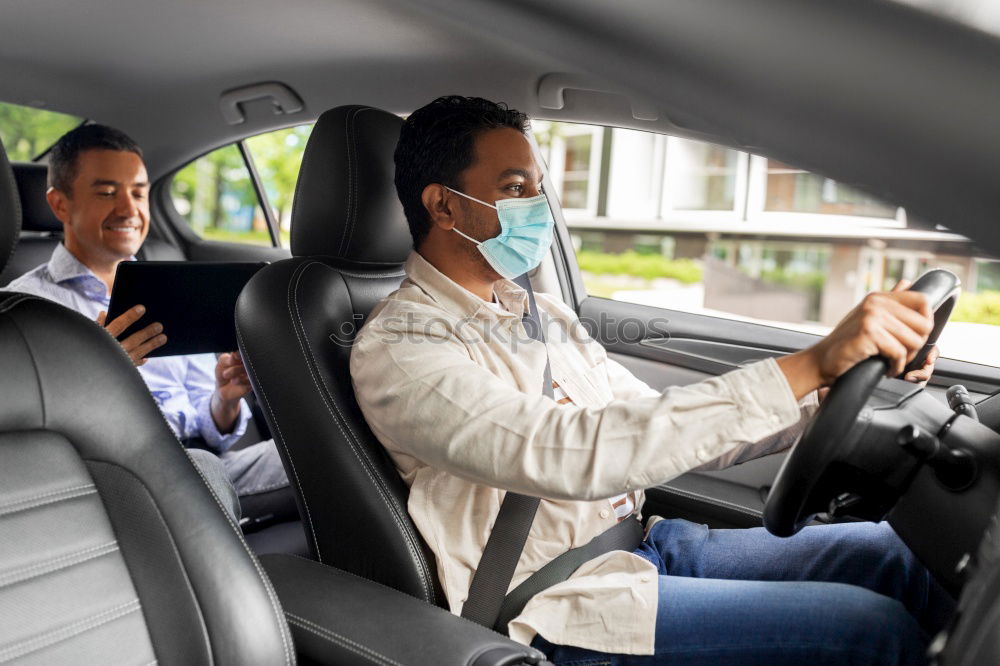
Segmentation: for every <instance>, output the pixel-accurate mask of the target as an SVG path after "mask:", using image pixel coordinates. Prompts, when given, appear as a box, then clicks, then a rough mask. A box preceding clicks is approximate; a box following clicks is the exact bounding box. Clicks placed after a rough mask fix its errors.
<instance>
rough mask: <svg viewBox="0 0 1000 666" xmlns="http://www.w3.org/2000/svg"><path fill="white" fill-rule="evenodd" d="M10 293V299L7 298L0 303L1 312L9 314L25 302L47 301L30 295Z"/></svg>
mask: <svg viewBox="0 0 1000 666" xmlns="http://www.w3.org/2000/svg"><path fill="white" fill-rule="evenodd" d="M8 293H10V294H11V295H10V297H9V298H5V299H4V300H3V301H2V302H0V312H7V311H8V310H10V309H11V308H13V307H14V306H16V305H17V304H18V303H22V302H24V301H41V300H45V299H42V298H38V297H37V296H31V295H29V294H22V293H20V292H8Z"/></svg>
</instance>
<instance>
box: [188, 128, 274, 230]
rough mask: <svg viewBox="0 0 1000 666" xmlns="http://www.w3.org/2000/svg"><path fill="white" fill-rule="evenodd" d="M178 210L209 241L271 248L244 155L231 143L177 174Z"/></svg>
mask: <svg viewBox="0 0 1000 666" xmlns="http://www.w3.org/2000/svg"><path fill="white" fill-rule="evenodd" d="M170 194H171V197H172V199H173V203H174V208H175V209H176V210H177V212H178V213H179V214H180V215H181V217H183V218H184V220H185V221H186V222H187V223H188V225H189V226H190V227H191V229H192V230H193V231H194V232H195V233H196V234H198V235H199V236H200V237H202V238H204V239H206V240H214V241H227V242H235V243H250V244H252V245H271V244H272V243H271V236H270V234H269V233H268V230H267V220H266V219H265V218H264V211H263V210H262V209H261V207H260V204H259V202H258V201H257V193H256V192H255V191H254V188H253V183H252V182H251V180H250V172H249V171H248V170H247V167H246V163H244V161H243V156H242V155H241V154H240V151H239V148H237V147H236V145H235V144H230V145H228V146H224V147H222V148H219V149H218V150H215V151H212V152H211V153H208V154H207V155H203V156H202V157H199V158H198V159H196V160H195V161H193V162H191V163H190V164H188V165H187V166H186V167H184V168H183V169H181V170H180V171H178V172H177V173H176V174H174V178H173V182H172V183H171V184H170Z"/></svg>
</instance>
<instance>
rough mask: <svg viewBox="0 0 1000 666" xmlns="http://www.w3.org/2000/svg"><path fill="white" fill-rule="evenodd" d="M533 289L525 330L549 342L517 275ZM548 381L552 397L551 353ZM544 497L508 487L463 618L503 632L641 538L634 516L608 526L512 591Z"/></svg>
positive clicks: (632, 547)
mask: <svg viewBox="0 0 1000 666" xmlns="http://www.w3.org/2000/svg"><path fill="white" fill-rule="evenodd" d="M514 281H515V282H516V283H517V284H518V285H519V286H521V287H522V288H524V290H525V291H527V292H528V310H527V311H526V312H525V314H524V317H523V318H522V323H523V324H524V327H525V330H526V331H527V332H528V335H530V336H531V337H532V339H534V340H538V341H540V342H542V343H544V342H545V334H544V330H543V328H542V322H541V316H540V314H539V312H538V309H537V307H536V305H535V294H534V292H533V291H532V290H531V283H530V282H528V276H527V275H521V276H519V277H518V278H516V279H515V280H514ZM543 381H544V382H545V383H544V385H543V387H542V389H543V392H544V393H545V395H547V396H548V397H550V398H552V397H553V395H554V394H553V391H552V370H551V367H550V365H549V361H548V355H546V360H545V373H544V379H543ZM538 504H539V499H538V498H537V497H528V496H527V495H521V494H519V493H514V492H508V493H507V494H506V495H505V496H504V499H503V502H501V503H500V511H499V513H498V514H497V518H496V521H495V522H494V523H493V530H492V531H491V532H490V536H489V538H488V539H487V540H486V547H485V548H484V549H483V554H482V557H480V559H479V565H478V566H477V567H476V573H475V574H474V575H473V576H472V584H471V585H470V586H469V595H468V597H467V598H466V601H465V603H464V604H463V605H462V617H464V618H466V619H467V620H472V621H473V622H477V623H479V624H481V625H483V626H485V627H491V628H493V629H494V630H495V631H498V632H500V633H502V634H505V635H506V633H507V624H508V623H509V622H510V621H511V620H512V619H514V618H515V617H517V616H518V615H520V614H521V611H522V610H523V609H524V606H525V605H526V604H527V603H528V601H530V600H531V598H532V597H533V596H535V595H536V594H538V593H539V592H541V591H542V590H545V589H547V588H549V587H551V586H553V585H555V584H556V583H561V582H562V581H564V580H566V579H567V578H569V577H570V576H571V575H572V574H573V572H574V571H576V570H577V569H578V568H580V566H581V565H582V564H584V563H585V562H587V561H589V560H592V559H594V558H595V557H598V556H600V555H603V554H605V553H609V552H611V551H613V550H625V551H629V552H631V551H633V550H635V549H636V548H637V547H638V546H639V544H640V543H641V542H642V538H643V533H644V530H643V528H642V523H640V522H639V520H638V519H637V518H636V517H635V516H629V517H628V518H626V519H625V520H623V521H621V522H619V523H617V524H616V525H614V526H612V527H610V528H609V529H607V530H605V531H604V532H602V533H601V534H598V535H597V536H596V537H594V538H593V539H591V540H590V541H589V542H587V543H586V544H585V545H583V546H578V547H577V548H572V549H570V550H568V551H566V552H565V553H563V554H562V555H560V556H559V557H557V558H555V559H554V560H552V561H551V562H549V563H548V564H546V565H545V566H543V567H542V568H541V569H539V570H538V571H536V572H535V573H533V574H532V575H531V576H529V577H528V578H527V579H526V580H525V581H524V582H522V583H521V584H520V585H518V586H517V587H516V588H514V589H513V590H511V592H510V594H507V589H508V588H509V587H510V581H511V580H512V579H513V578H514V571H515V570H516V569H517V563H518V561H519V560H520V559H521V552H522V551H523V550H524V543H525V541H527V539H528V533H529V532H530V531H531V524H532V523H533V522H534V520H535V513H536V512H537V511H538Z"/></svg>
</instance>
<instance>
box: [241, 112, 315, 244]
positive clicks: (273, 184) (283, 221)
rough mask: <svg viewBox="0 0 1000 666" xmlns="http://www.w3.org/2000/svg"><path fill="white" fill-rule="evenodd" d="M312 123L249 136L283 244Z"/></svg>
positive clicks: (253, 154)
mask: <svg viewBox="0 0 1000 666" xmlns="http://www.w3.org/2000/svg"><path fill="white" fill-rule="evenodd" d="M312 128H313V126H312V125H311V124H310V125H299V126H298V127H289V128H287V129H282V130H277V131H275V132H268V133H267V134H258V135H257V136H253V137H250V138H249V139H247V140H246V145H247V148H248V149H249V151H250V154H251V155H252V156H253V161H254V164H255V165H256V166H257V173H258V174H259V175H260V180H261V183H262V184H263V185H264V189H265V191H266V192H267V200H268V203H269V204H271V210H272V211H273V212H274V219H275V221H276V223H277V225H278V227H279V229H280V230H281V244H282V245H283V246H284V247H288V243H289V230H290V228H291V221H292V197H293V196H294V195H295V181H296V180H297V179H298V177H299V168H300V167H301V166H302V155H303V154H304V153H305V149H306V142H307V141H309V134H310V133H311V132H312Z"/></svg>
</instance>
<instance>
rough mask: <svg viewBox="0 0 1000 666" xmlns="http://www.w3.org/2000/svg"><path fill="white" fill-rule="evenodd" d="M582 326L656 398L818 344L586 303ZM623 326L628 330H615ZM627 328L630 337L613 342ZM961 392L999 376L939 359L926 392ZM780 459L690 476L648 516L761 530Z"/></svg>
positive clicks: (790, 334)
mask: <svg viewBox="0 0 1000 666" xmlns="http://www.w3.org/2000/svg"><path fill="white" fill-rule="evenodd" d="M580 317H581V319H582V320H583V321H584V322H588V321H590V322H600V323H601V325H599V326H597V325H595V326H592V327H591V331H592V333H593V334H594V336H595V338H596V339H597V340H598V341H600V342H601V343H602V344H603V345H604V346H605V347H606V348H607V349H608V355H609V356H610V357H611V358H613V359H614V360H615V361H617V362H619V363H621V364H622V365H623V366H625V367H626V368H627V369H628V370H629V371H631V372H632V373H633V374H634V375H635V376H636V377H638V378H639V379H641V380H642V381H644V382H646V383H647V384H649V385H650V386H651V387H653V388H654V389H656V390H659V391H662V390H664V389H666V388H667V387H669V386H682V385H685V384H691V383H694V382H698V381H702V380H704V379H707V378H709V377H711V376H715V375H719V374H722V373H724V372H728V371H730V370H733V369H735V368H737V367H739V366H741V365H744V364H746V363H750V362H753V361H757V360H761V359H763V358H766V357H774V356H780V355H782V354H785V353H789V352H791V351H796V350H798V349H802V348H804V347H806V346H808V345H811V344H813V343H814V342H815V341H816V340H818V339H819V337H818V336H815V335H810V334H807V333H800V332H797V331H789V330H785V329H779V328H774V327H770V326H763V325H758V324H752V323H748V322H742V321H733V320H727V319H722V318H717V317H709V316H705V315H696V314H690V313H686V312H677V311H672V310H662V309H658V308H652V307H648V306H642V305H635V304H629V303H623V302H618V301H611V300H607V299H602V298H594V297H588V298H587V299H585V300H584V301H583V303H582V304H581V307H580ZM621 322H628V327H626V326H623V325H621V324H620V323H621ZM625 328H630V330H631V332H632V335H630V336H624V335H615V332H616V331H622V330H624V329H625ZM957 383H961V384H964V385H965V386H966V387H967V388H969V390H970V394H971V395H972V397H973V400H975V401H977V402H981V401H983V400H986V398H987V397H988V395H989V394H991V393H993V392H995V391H997V390H998V389H1000V370H998V369H997V368H993V367H990V366H983V365H977V364H974V363H966V362H962V361H953V360H950V359H941V360H940V361H939V362H938V364H937V366H936V371H935V375H934V378H933V381H932V383H931V384H930V385H928V387H927V390H928V391H929V392H930V393H931V394H932V395H934V396H935V397H937V398H938V399H940V400H941V401H945V390H946V389H947V387H948V386H951V385H952V384H957ZM784 458H785V454H784V453H779V454H775V455H770V456H765V457H763V458H759V459H757V460H751V461H748V462H745V463H742V464H740V465H736V466H733V467H730V468H728V469H725V470H721V471H712V472H703V471H694V472H689V473H687V474H684V475H682V476H680V477H678V478H675V479H671V480H669V481H667V482H666V483H663V484H661V485H660V486H658V487H656V488H650V489H649V490H648V491H647V504H646V509H645V513H646V514H647V515H662V516H665V517H676V518H685V519H688V520H693V521H696V522H702V523H706V524H708V525H710V526H712V527H719V528H728V527H754V526H759V525H760V524H761V516H762V512H763V509H764V503H765V501H766V499H767V493H768V491H769V490H770V487H771V484H772V483H773V481H774V477H775V476H776V475H777V473H778V470H779V469H780V467H781V464H782V462H783V461H784Z"/></svg>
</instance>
